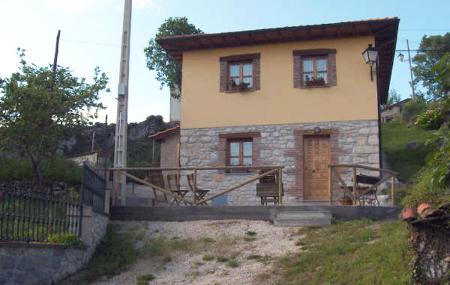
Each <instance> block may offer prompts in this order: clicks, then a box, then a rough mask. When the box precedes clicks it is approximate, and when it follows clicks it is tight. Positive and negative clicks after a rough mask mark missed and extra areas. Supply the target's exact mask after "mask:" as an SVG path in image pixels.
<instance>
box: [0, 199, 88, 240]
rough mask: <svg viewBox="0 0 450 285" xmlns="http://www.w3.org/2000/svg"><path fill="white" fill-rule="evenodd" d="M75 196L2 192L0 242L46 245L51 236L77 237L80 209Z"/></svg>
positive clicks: (0, 202) (0, 201) (0, 200)
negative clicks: (42, 243) (68, 235)
mask: <svg viewBox="0 0 450 285" xmlns="http://www.w3.org/2000/svg"><path fill="white" fill-rule="evenodd" d="M73 196H75V197H73ZM76 196H77V195H76V194H75V195H68V194H64V195H62V194H58V195H56V194H49V193H43V192H34V191H30V192H27V193H17V192H13V191H2V192H1V193H0V240H2V241H26V242H48V241H49V239H50V238H51V237H52V235H61V234H68V233H71V234H74V235H79V233H80V229H81V219H80V212H81V208H82V206H81V204H80V203H79V198H77V197H76Z"/></svg>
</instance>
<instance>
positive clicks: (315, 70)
mask: <svg viewBox="0 0 450 285" xmlns="http://www.w3.org/2000/svg"><path fill="white" fill-rule="evenodd" d="M307 60H311V61H312V63H313V71H312V76H313V80H312V81H308V82H311V83H310V84H308V83H307V82H305V80H304V77H305V76H304V75H305V73H311V72H305V68H304V67H305V66H304V62H305V61H307ZM318 60H325V61H326V62H327V68H326V70H325V71H318V68H317V61H318ZM301 61H302V62H301V67H302V70H301V73H302V84H303V87H316V86H326V85H327V84H328V80H329V79H328V57H327V56H324V55H315V56H304V57H302V58H301ZM318 73H325V74H326V80H324V81H321V82H320V81H319V78H318V76H317V75H318Z"/></svg>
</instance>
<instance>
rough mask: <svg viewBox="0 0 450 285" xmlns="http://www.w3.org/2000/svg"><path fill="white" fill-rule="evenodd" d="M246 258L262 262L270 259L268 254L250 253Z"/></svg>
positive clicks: (265, 262) (264, 262) (267, 261)
mask: <svg viewBox="0 0 450 285" xmlns="http://www.w3.org/2000/svg"><path fill="white" fill-rule="evenodd" d="M247 260H255V261H258V262H261V263H263V264H268V263H269V261H270V260H271V257H270V256H268V255H259V254H251V255H249V256H247Z"/></svg>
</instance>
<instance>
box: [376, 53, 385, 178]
mask: <svg viewBox="0 0 450 285" xmlns="http://www.w3.org/2000/svg"><path fill="white" fill-rule="evenodd" d="M376 68H377V69H376V80H377V111H378V164H379V166H380V168H383V154H382V147H381V144H382V143H381V108H380V103H381V98H380V84H379V81H378V77H379V76H378V70H379V57H378V58H377V66H376ZM381 175H382V174H381Z"/></svg>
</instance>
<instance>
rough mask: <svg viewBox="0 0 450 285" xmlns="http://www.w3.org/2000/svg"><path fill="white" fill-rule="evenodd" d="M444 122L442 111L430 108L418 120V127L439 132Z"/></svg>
mask: <svg viewBox="0 0 450 285" xmlns="http://www.w3.org/2000/svg"><path fill="white" fill-rule="evenodd" d="M443 122H444V118H443V115H442V110H441V109H439V108H429V109H428V110H426V111H425V112H423V113H422V114H420V115H418V116H417V119H416V125H417V126H419V127H421V128H422V129H426V130H437V129H439V127H440V126H441V125H442V123H443Z"/></svg>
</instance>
